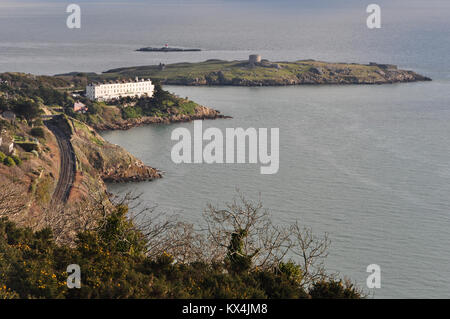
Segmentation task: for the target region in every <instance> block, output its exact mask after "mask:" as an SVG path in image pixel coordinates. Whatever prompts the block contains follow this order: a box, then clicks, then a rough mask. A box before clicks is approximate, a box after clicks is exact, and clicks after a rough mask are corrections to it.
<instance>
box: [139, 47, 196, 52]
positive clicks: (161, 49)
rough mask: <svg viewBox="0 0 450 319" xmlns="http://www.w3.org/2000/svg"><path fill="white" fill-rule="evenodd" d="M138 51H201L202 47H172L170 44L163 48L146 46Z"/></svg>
mask: <svg viewBox="0 0 450 319" xmlns="http://www.w3.org/2000/svg"><path fill="white" fill-rule="evenodd" d="M136 51H143V52H198V51H201V49H183V48H171V47H168V46H164V47H162V48H153V47H146V48H140V49H137V50H136Z"/></svg>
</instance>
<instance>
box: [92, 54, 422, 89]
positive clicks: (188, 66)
mask: <svg viewBox="0 0 450 319" xmlns="http://www.w3.org/2000/svg"><path fill="white" fill-rule="evenodd" d="M135 76H139V77H142V78H151V79H152V80H155V81H160V82H161V83H163V84H174V85H238V86H260V85H293V84H362V83H366V84H376V83H392V82H408V81H425V80H430V79H428V78H426V77H423V76H421V75H418V74H416V73H414V72H412V71H404V70H397V69H396V67H395V66H391V65H380V64H369V65H363V64H354V63H327V62H320V61H314V60H299V61H294V62H270V61H267V60H262V61H261V63H257V64H256V65H250V64H249V63H248V61H222V60H208V61H205V62H198V63H175V64H169V65H166V66H165V67H164V68H161V67H159V66H158V65H150V66H137V67H126V68H118V69H113V70H109V71H107V72H104V73H102V74H90V75H89V79H91V80H99V81H102V80H116V79H126V78H133V77H135Z"/></svg>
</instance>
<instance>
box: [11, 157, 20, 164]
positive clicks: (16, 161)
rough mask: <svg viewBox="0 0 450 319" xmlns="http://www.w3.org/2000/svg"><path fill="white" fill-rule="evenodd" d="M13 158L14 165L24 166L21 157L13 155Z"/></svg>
mask: <svg viewBox="0 0 450 319" xmlns="http://www.w3.org/2000/svg"><path fill="white" fill-rule="evenodd" d="M11 158H12V159H13V161H14V163H16V165H20V164H22V160H21V159H20V157H19V156H17V155H12V156H11Z"/></svg>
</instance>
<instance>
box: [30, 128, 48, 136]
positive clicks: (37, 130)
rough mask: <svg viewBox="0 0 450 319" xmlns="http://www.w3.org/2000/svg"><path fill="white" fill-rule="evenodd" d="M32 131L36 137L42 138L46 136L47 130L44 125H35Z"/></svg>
mask: <svg viewBox="0 0 450 319" xmlns="http://www.w3.org/2000/svg"><path fill="white" fill-rule="evenodd" d="M30 133H31V135H33V136H35V137H41V138H44V137H45V132H44V129H43V128H42V127H33V128H32V129H31V131H30Z"/></svg>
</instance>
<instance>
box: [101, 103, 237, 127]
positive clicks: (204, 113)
mask: <svg viewBox="0 0 450 319" xmlns="http://www.w3.org/2000/svg"><path fill="white" fill-rule="evenodd" d="M194 112H195V113H194V114H181V113H173V114H168V115H167V116H165V117H159V116H143V117H139V118H132V119H126V120H124V119H116V120H115V121H114V122H103V123H98V124H94V125H93V127H94V128H95V129H96V130H99V131H106V130H128V129H130V128H133V127H137V126H141V125H147V124H170V123H179V122H190V121H194V120H214V119H220V118H230V117H229V116H225V115H222V114H220V112H219V111H217V110H214V109H211V108H208V107H205V106H201V105H199V106H197V107H196V108H195V111H194Z"/></svg>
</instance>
